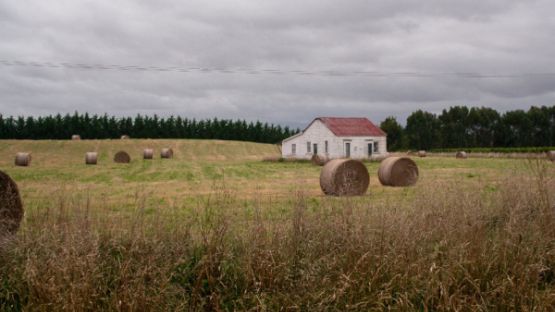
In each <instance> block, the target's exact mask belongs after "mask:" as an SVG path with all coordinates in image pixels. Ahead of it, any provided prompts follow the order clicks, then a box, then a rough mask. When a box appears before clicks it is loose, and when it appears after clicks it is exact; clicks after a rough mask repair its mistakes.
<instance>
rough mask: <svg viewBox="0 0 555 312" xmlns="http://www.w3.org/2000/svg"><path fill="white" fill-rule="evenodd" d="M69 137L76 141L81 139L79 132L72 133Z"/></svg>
mask: <svg viewBox="0 0 555 312" xmlns="http://www.w3.org/2000/svg"><path fill="white" fill-rule="evenodd" d="M71 139H72V140H74V141H78V140H81V136H80V135H79V134H74V135H72V136H71Z"/></svg>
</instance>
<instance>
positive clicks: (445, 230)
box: [0, 140, 555, 311]
mask: <svg viewBox="0 0 555 312" xmlns="http://www.w3.org/2000/svg"><path fill="white" fill-rule="evenodd" d="M162 147H171V148H173V150H174V155H175V157H174V159H171V160H162V159H160V157H159V151H160V149H161V148H162ZM144 148H154V149H155V151H156V157H155V159H154V160H151V161H144V160H143V159H142V150H143V149H144ZM119 150H126V151H127V152H129V153H130V155H131V157H132V162H131V164H115V163H113V161H112V157H113V155H114V154H115V153H116V152H117V151H119ZM18 151H26V152H31V153H32V155H33V160H32V164H31V166H30V167H15V166H14V164H13V161H14V156H15V153H16V152H18ZM88 151H98V152H99V155H100V157H99V164H98V165H97V166H86V165H85V164H84V155H85V152H88ZM276 155H279V149H278V148H277V147H276V146H273V145H265V144H255V143H245V142H230V141H207V140H206V141H205V140H113V141H109V140H107V141H94V140H93V141H88V140H83V141H0V170H2V171H5V172H6V173H8V174H9V175H10V176H12V178H13V179H14V180H15V181H16V182H17V183H18V185H19V187H20V191H21V195H22V198H23V201H24V204H25V209H26V216H25V219H24V221H23V224H22V228H21V229H20V231H19V233H18V235H17V237H15V238H14V239H13V240H11V241H9V242H7V243H5V244H4V245H3V246H2V251H1V254H0V265H1V271H0V274H1V275H0V278H1V280H0V307H1V310H22V309H24V310H49V311H50V310H51V311H57V310H114V311H117V310H119V311H128V310H135V311H138V310H160V311H162V310H199V309H200V310H342V311H343V310H363V311H366V310H442V309H451V310H456V309H459V310H490V309H497V308H501V309H507V310H512V309H524V310H530V309H537V310H546V309H549V308H551V307H553V306H552V304H555V288H554V287H555V284H554V283H555V271H553V269H555V226H554V225H555V222H554V221H555V218H554V214H555V212H554V211H553V210H554V198H553V197H554V194H555V186H554V184H553V177H554V176H555V174H554V173H555V164H553V163H551V162H548V161H546V160H520V159H475V158H469V159H465V160H460V159H455V158H447V157H427V158H413V159H414V160H415V161H416V162H417V164H418V166H419V169H420V180H419V182H418V184H417V185H416V186H415V187H410V188H389V187H383V186H381V185H380V183H379V182H378V179H377V170H378V166H379V164H378V163H368V164H367V166H368V169H369V172H370V175H371V182H370V189H369V193H368V194H367V195H366V196H362V197H354V198H329V197H325V196H323V195H322V193H321V191H320V187H319V172H320V169H321V168H320V167H316V166H312V165H311V164H310V163H289V162H284V163H279V162H262V161H261V160H262V158H264V157H268V156H276Z"/></svg>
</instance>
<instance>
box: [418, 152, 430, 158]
mask: <svg viewBox="0 0 555 312" xmlns="http://www.w3.org/2000/svg"><path fill="white" fill-rule="evenodd" d="M426 156H428V154H427V153H426V151H418V157H426Z"/></svg>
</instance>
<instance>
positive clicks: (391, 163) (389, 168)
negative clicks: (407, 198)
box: [378, 157, 418, 186]
mask: <svg viewBox="0 0 555 312" xmlns="http://www.w3.org/2000/svg"><path fill="white" fill-rule="evenodd" d="M378 178H379V180H380V183H381V184H382V185H387V186H410V185H413V184H415V183H416V181H418V167H417V166H416V163H415V162H414V161H413V160H412V159H410V158H408V157H389V158H386V159H384V160H383V161H382V163H381V164H380V169H378Z"/></svg>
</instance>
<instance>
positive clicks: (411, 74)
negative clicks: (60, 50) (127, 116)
mask: <svg viewBox="0 0 555 312" xmlns="http://www.w3.org/2000/svg"><path fill="white" fill-rule="evenodd" d="M0 65H2V66H22V67H42V68H65V69H78V70H113V71H137V72H182V73H220V74H246V75H301V76H330V77H350V76H364V77H371V78H394V77H403V78H441V77H455V78H464V79H521V78H536V77H555V72H535V73H508V74H507V73H504V74H491V73H477V72H415V71H400V72H384V71H366V70H288V69H273V68H219V67H180V66H171V67H165V66H161V67H160V66H144V65H117V64H111V65H106V64H83V63H67V62H63V63H56V62H31V61H20V60H3V59H0Z"/></svg>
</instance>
